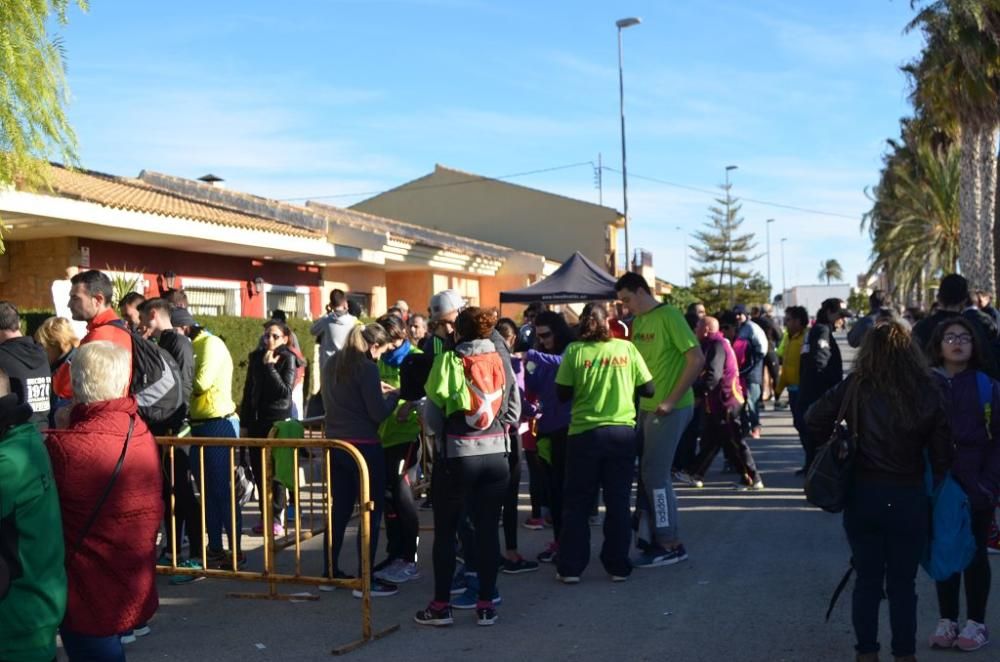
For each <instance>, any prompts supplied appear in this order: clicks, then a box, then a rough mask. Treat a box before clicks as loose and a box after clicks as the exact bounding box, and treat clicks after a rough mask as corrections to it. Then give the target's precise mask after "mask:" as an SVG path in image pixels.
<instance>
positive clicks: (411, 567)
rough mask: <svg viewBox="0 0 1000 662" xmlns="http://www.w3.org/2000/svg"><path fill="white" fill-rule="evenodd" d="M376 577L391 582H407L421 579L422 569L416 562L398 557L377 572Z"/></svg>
mask: <svg viewBox="0 0 1000 662" xmlns="http://www.w3.org/2000/svg"><path fill="white" fill-rule="evenodd" d="M375 578H376V579H381V580H382V581H384V582H388V583H390V584H405V583H406V582H408V581H412V580H414V579H420V570H418V569H417V564H416V563H409V562H407V561H404V560H403V559H396V560H395V561H393V562H392V563H390V564H389V565H387V566H386V567H384V568H382V569H381V570H379V571H378V572H376V573H375Z"/></svg>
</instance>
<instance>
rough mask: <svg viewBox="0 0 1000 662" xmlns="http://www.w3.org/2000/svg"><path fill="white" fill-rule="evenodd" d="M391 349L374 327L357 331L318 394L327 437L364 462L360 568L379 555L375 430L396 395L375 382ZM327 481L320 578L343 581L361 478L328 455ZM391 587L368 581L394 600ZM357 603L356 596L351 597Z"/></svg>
mask: <svg viewBox="0 0 1000 662" xmlns="http://www.w3.org/2000/svg"><path fill="white" fill-rule="evenodd" d="M388 349H390V339H389V335H388V334H387V333H386V332H385V329H383V328H382V327H381V326H380V325H378V324H365V325H364V326H355V327H354V328H353V329H351V332H350V333H349V334H348V336H347V341H346V342H345V344H344V347H343V348H342V349H341V350H340V351H338V352H337V353H336V354H335V355H334V356H333V358H331V359H330V360H329V361H327V362H326V365H324V366H323V377H322V392H323V406H324V409H325V415H326V436H327V438H329V439H339V440H340V441H345V442H347V443H350V444H352V445H354V447H355V448H357V449H358V451H359V452H360V453H361V455H362V456H364V458H365V464H366V465H367V466H368V478H369V486H370V495H371V496H370V498H371V500H372V501H374V502H375V509H374V511H373V512H372V516H371V541H370V545H369V549H367V550H362V549H361V547H360V545H361V542H360V538H359V539H358V565H359V568H360V563H361V554H369V555H370V557H371V561H372V564H371V567H372V568H374V565H375V552H376V550H377V549H378V532H379V525H380V524H381V519H382V510H383V508H384V506H385V450H384V449H383V448H382V442H381V440H380V438H379V426H380V425H381V424H382V422H383V421H385V419H386V418H388V417H389V416H390V415H391V414H392V412H393V411H394V410H395V408H396V403H397V402H398V401H399V389H395V388H392V387H391V386H389V385H388V384H385V383H384V382H383V381H382V379H381V377H380V376H379V369H378V365H377V361H378V359H379V357H381V356H382V353H383V352H385V351H386V350H388ZM330 456H331V457H330V464H331V481H332V483H333V485H332V489H333V533H332V535H333V567H332V568H331V567H326V566H327V564H328V562H329V554H328V553H327V551H326V550H327V549H328V545H329V544H330V542H329V535H325V536H324V538H323V541H324V553H323V564H324V572H323V574H324V575H326V576H330V577H340V578H343V577H346V576H347V575H345V574H344V573H342V572H341V570H340V567H339V565H338V560H339V558H340V549H341V546H342V545H343V540H344V532H345V531H346V530H347V522H348V521H349V520H350V518H351V514H352V512H353V511H354V505H355V504H356V503H357V502H358V490H359V489H360V477H359V475H358V468H357V466H356V465H355V464H354V460H353V459H351V458H350V457H348V456H347V453H344V452H337V451H334V452H332V453H331V454H330ZM397 591H398V589H397V588H396V586H395V585H394V584H388V583H386V582H383V581H379V580H376V579H374V578H373V579H372V595H373V596H376V597H383V596H389V595H395V594H396V592H397ZM354 595H355V597H361V592H360V591H355V592H354Z"/></svg>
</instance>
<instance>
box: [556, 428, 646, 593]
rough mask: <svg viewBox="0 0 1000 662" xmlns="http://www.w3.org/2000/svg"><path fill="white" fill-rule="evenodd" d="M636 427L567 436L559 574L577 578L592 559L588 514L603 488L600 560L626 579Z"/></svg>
mask: <svg viewBox="0 0 1000 662" xmlns="http://www.w3.org/2000/svg"><path fill="white" fill-rule="evenodd" d="M637 445H638V443H637V438H636V434H635V430H634V429H633V428H631V427H625V426H618V425H616V426H607V427H599V428H594V429H593V430H588V431H587V432H584V433H582V434H574V435H571V436H570V437H569V442H568V443H567V445H566V487H565V495H564V497H563V527H562V531H561V532H560V533H559V574H560V575H562V576H564V577H579V576H580V574H581V573H583V570H584V569H585V568H586V567H587V563H588V562H589V561H590V522H589V521H588V519H589V517H590V512H591V509H592V508H593V506H594V502H595V501H596V499H597V491H598V489H600V490H602V491H603V492H604V507H605V509H606V514H605V517H604V544H603V546H602V547H601V563H602V564H603V565H604V569H605V570H606V571H607V572H608V574H611V575H616V576H619V577H628V576H629V575H630V574H631V573H632V564H631V563H629V560H628V547H629V540H630V538H631V532H630V528H631V526H630V521H629V511H628V507H629V498H630V497H631V493H632V474H633V471H634V468H635V457H636V452H637Z"/></svg>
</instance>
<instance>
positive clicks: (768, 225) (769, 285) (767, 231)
mask: <svg viewBox="0 0 1000 662" xmlns="http://www.w3.org/2000/svg"><path fill="white" fill-rule="evenodd" d="M771 223H774V219H773V218H769V219H767V222H766V223H765V224H764V230H765V234H766V235H767V296H768V297H770V296H771V288H773V287H774V285H772V282H773V281H772V280H771Z"/></svg>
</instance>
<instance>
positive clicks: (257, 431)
mask: <svg viewBox="0 0 1000 662" xmlns="http://www.w3.org/2000/svg"><path fill="white" fill-rule="evenodd" d="M272 425H274V423H273V422H272V421H263V422H256V423H251V424H250V427H249V428H248V429H247V432H248V434H249V436H250V437H252V438H254V439H267V435H268V433H269V432H271V426H272ZM249 451H250V452H249V455H250V467H251V468H252V469H253V482H254V485H256V486H257V496H258V498H259V501H258V503H257V507H258V508H260V515H261V517H263V516H264V499H263V498H262V497H263V496H264V490H263V485H262V483H261V480H260V479H261V476H263V475H264V472H263V468H264V466H263V465H264V449H263V448H251V449H249ZM272 467H273V462H272V466H271V467H268V469H269V471H268V474H269V475H270V477H271V497H272V498H271V505H272V511H271V517H272V518H273V520H274V521H275V522H280V521H282V518H283V517H284V514H285V506H287V505H288V494H287V493H286V491H285V486H284V485H282V484H281V483H280V482H278V481H277V480H275V477H274V471H273V470H271V469H272ZM261 526H268V524H266V523H262V524H261Z"/></svg>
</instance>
